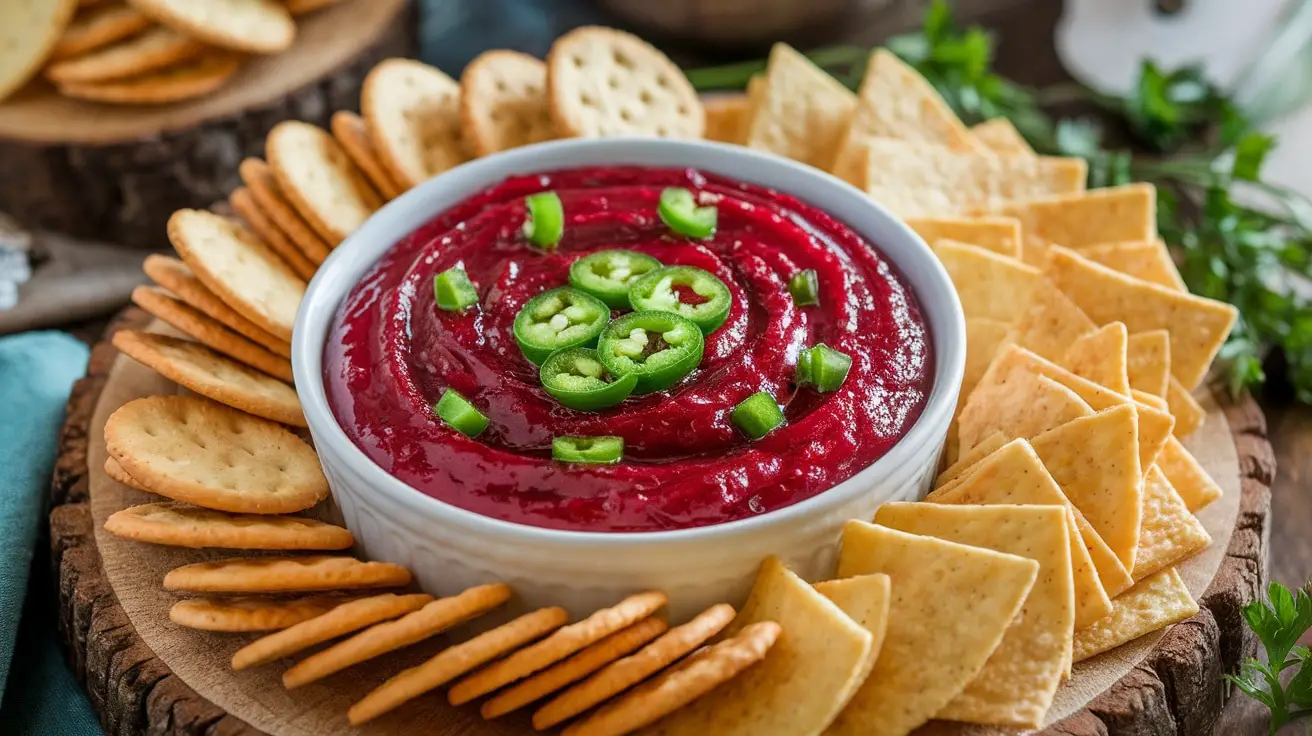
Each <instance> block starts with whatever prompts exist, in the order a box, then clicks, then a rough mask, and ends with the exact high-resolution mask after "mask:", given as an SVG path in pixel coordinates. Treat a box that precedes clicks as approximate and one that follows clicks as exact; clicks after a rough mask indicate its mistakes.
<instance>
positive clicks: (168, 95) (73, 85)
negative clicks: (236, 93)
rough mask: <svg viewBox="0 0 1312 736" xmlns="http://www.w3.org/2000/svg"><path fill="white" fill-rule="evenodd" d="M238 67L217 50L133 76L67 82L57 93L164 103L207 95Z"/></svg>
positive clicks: (118, 101) (234, 58) (123, 101)
mask: <svg viewBox="0 0 1312 736" xmlns="http://www.w3.org/2000/svg"><path fill="white" fill-rule="evenodd" d="M240 67H241V59H240V58H239V57H237V56H235V55H232V54H228V53H222V52H217V51H211V52H207V53H206V54H205V55H204V56H201V57H199V58H196V59H191V60H189V61H184V62H182V63H180V64H178V65H177V66H170V67H167V68H164V69H157V70H155V71H153V72H147V73H145V74H139V75H137V76H135V77H125V78H123V79H113V80H108V81H104V82H66V83H63V84H60V85H58V90H59V93H60V94H62V95H64V96H65V97H75V98H77V99H82V100H91V101H94V102H106V103H110V104H117V105H167V104H170V103H173V102H179V101H182V100H189V99H191V98H193V97H200V96H202V95H207V94H209V93H210V92H213V91H214V90H216V89H218V88H219V87H222V86H223V85H224V84H227V82H228V80H229V79H231V78H232V75H234V74H236V73H237V70H238V69H239V68H240Z"/></svg>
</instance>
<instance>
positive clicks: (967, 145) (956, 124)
mask: <svg viewBox="0 0 1312 736" xmlns="http://www.w3.org/2000/svg"><path fill="white" fill-rule="evenodd" d="M857 98H858V103H857V107H856V112H855V113H854V114H853V115H852V124H851V126H850V127H848V129H847V131H846V133H845V134H844V135H843V138H842V142H841V143H840V145H839V149H838V157H837V158H836V159H835V161H834V168H833V173H834V175H835V176H837V177H838V178H840V179H843V180H846V181H849V182H852V183H854V184H855V183H856V182H857V181H859V180H860V177H861V174H860V170H859V168H858V165H859V163H860V156H859V155H858V153H859V151H860V149H861V146H862V144H863V143H864V142H865V141H867V140H869V139H871V138H896V139H899V140H907V141H914V142H917V143H924V144H929V145H933V146H942V147H944V148H947V149H950V150H955V151H964V152H967V153H987V152H988V148H987V147H986V146H985V145H984V144H982V143H980V142H979V141H978V140H976V139H975V137H974V136H972V135H971V134H970V131H969V130H968V129H967V128H966V126H965V124H963V123H962V122H961V120H960V119H958V118H957V116H956V113H954V112H952V108H950V107H948V105H947V103H946V102H944V101H943V98H942V97H940V96H939V94H938V91H937V90H935V89H934V85H932V84H930V83H929V82H928V81H927V80H926V79H925V78H924V77H922V76H920V73H919V72H917V71H916V70H915V69H912V68H911V67H910V66H908V65H907V64H905V63H903V62H902V60H901V59H898V58H897V57H896V56H894V55H893V54H892V53H891V52H889V51H887V50H885V49H875V51H874V52H873V53H871V54H870V62H869V64H868V65H867V66H866V75H865V77H864V78H863V79H862V81H861V90H860V92H859V93H858V95H857Z"/></svg>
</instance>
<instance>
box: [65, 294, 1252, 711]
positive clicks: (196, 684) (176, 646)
mask: <svg viewBox="0 0 1312 736" xmlns="http://www.w3.org/2000/svg"><path fill="white" fill-rule="evenodd" d="M149 322H150V318H149V316H148V315H145V313H143V312H141V311H139V310H136V309H130V310H128V311H127V312H125V313H124V314H123V315H122V316H121V317H120V318H119V320H117V321H116V323H115V324H114V325H112V326H111V327H110V330H109V332H108V333H107V334H106V336H105V339H104V340H103V341H102V342H101V343H100V344H98V345H97V346H96V348H95V350H94V351H93V352H92V357H91V363H90V366H89V368H88V376H87V377H86V378H85V379H83V380H82V381H81V382H79V384H78V385H77V386H76V387H75V389H74V392H73V395H72V398H71V399H70V402H69V409H68V419H67V422H66V424H65V427H64V431H63V436H62V438H61V453H60V458H59V462H58V465H57V467H56V471H55V479H54V484H53V504H54V510H53V511H52V513H51V539H52V547H53V554H52V559H53V564H54V565H55V567H56V574H57V576H58V579H59V581H60V584H59V595H60V604H61V605H60V610H61V619H60V628H61V631H62V633H63V636H64V640H65V643H66V645H67V649H68V655H69V660H70V663H71V665H72V667H73V670H74V672H75V673H76V674H77V675H78V676H79V677H80V678H83V679H84V681H85V685H86V687H87V690H88V692H89V693H90V695H91V698H92V702H93V705H94V706H95V708H96V710H97V711H98V712H99V713H100V716H101V719H102V721H103V723H104V725H105V727H106V729H107V730H108V731H109V732H110V733H121V734H138V733H201V732H206V733H224V734H251V733H261V732H262V731H261V729H263V730H264V731H270V732H277V733H322V732H326V731H333V732H343V733H348V732H350V731H349V730H348V729H347V728H346V725H345V719H344V715H343V711H344V706H343V705H342V703H343V701H344V702H347V703H349V702H350V698H351V697H357V696H358V694H359V693H362V692H364V691H366V690H367V689H368V688H370V687H372V686H373V685H374V684H376V683H378V682H381V680H382V678H383V677H385V676H386V675H387V674H391V673H393V672H395V671H397V670H398V669H400V667H401V666H403V660H406V659H409V660H412V661H418V660H420V659H421V658H422V657H424V656H427V655H428V654H429V653H431V651H432V650H433V649H434V646H433V645H432V643H428V644H427V646H426V645H424V644H420V645H417V646H416V647H413V648H412V649H413V650H418V651H408V652H403V653H401V655H402V656H401V657H398V658H397V659H393V660H390V661H388V662H385V663H375V664H377V665H378V666H377V668H375V666H374V665H371V664H366V665H363V666H361V667H359V668H355V669H353V670H350V671H348V672H347V673H345V674H343V675H339V676H338V678H335V679H334V680H330V681H328V682H327V683H325V684H324V685H322V686H320V687H314V686H312V687H309V688H306V689H305V690H303V691H297V692H295V693H292V694H290V695H288V694H285V693H282V692H280V690H281V689H280V688H279V687H278V685H277V675H278V674H279V672H280V670H279V672H272V671H270V672H262V673H260V672H254V671H252V672H244V673H232V672H231V671H230V670H228V668H227V667H226V658H227V657H228V656H229V655H230V654H231V651H232V650H233V649H235V644H234V643H232V641H231V640H230V638H228V639H225V638H222V637H218V636H214V635H208V634H204V633H200V632H194V633H193V632H187V634H186V637H189V638H179V637H178V635H177V632H176V631H173V632H170V631H169V629H168V626H169V625H168V623H167V621H161V620H160V619H161V618H162V612H163V611H166V610H167V608H166V606H165V604H166V601H164V600H163V598H162V594H161V593H160V591H158V585H152V584H150V581H145V582H143V583H141V584H139V585H138V584H137V582H139V579H140V578H141V577H142V574H143V573H142V572H140V571H138V572H136V573H131V574H129V573H125V570H124V566H125V564H130V563H131V560H130V559H126V558H125V557H124V550H123V549H122V548H116V547H113V545H114V544H116V543H118V540H114V539H107V538H104V537H103V536H102V539H101V544H109V545H111V546H110V547H106V548H105V552H106V556H105V557H104V558H102V556H101V553H100V551H101V548H100V547H98V545H97V539H96V537H97V531H98V530H96V529H95V528H94V526H95V522H94V521H93V518H101V517H103V515H104V513H105V510H106V509H105V505H106V502H107V501H106V497H105V492H104V490H103V489H104V488H105V487H106V486H105V483H106V482H107V479H105V478H103V473H101V471H100V469H99V467H98V464H99V463H98V462H96V461H97V460H100V459H103V457H104V453H103V446H97V445H100V443H101V442H102V441H101V440H100V439H99V438H100V434H101V433H100V427H97V426H95V424H96V423H97V422H103V417H104V416H105V413H106V409H107V408H108V407H107V406H106V405H105V404H106V402H105V401H102V394H103V398H105V399H113V400H117V399H116V398H115V397H116V396H117V395H118V394H121V393H122V388H123V386H122V383H123V381H125V380H128V379H126V378H125V375H126V374H127V370H126V367H120V369H119V370H115V371H114V381H113V382H111V370H113V369H114V366H115V362H116V358H117V353H116V351H115V350H114V349H113V347H112V346H111V345H110V344H109V342H108V337H109V333H112V332H113V331H114V330H115V329H119V328H124V327H129V328H142V327H144V326H146V325H147V324H149ZM132 367H135V366H132ZM143 370H144V369H143ZM107 386H109V390H108V391H106V387H107ZM1227 423H1228V427H1229V429H1228V431H1227V432H1226V434H1225V436H1223V437H1222V438H1221V439H1222V440H1225V439H1226V438H1227V437H1228V438H1229V439H1230V443H1225V442H1223V443H1222V445H1223V446H1222V447H1220V448H1219V449H1220V450H1221V452H1218V455H1222V456H1224V457H1226V458H1229V459H1228V460H1227V461H1226V462H1227V463H1231V464H1234V465H1235V467H1232V468H1231V469H1230V470H1231V471H1232V472H1231V473H1230V475H1231V480H1233V479H1234V478H1236V477H1237V479H1238V484H1237V485H1238V491H1237V492H1234V496H1237V498H1234V500H1233V501H1232V502H1231V503H1229V504H1227V505H1226V506H1224V507H1222V506H1220V504H1221V502H1218V503H1217V504H1216V506H1217V507H1218V509H1222V508H1225V509H1227V512H1226V513H1228V514H1229V515H1228V516H1226V517H1225V519H1226V523H1227V525H1228V524H1229V523H1230V519H1233V520H1234V521H1233V529H1230V528H1229V527H1228V526H1227V528H1226V529H1225V530H1224V531H1225V532H1226V534H1228V536H1229V540H1228V543H1224V542H1223V543H1222V544H1223V545H1224V547H1222V544H1216V545H1214V547H1215V549H1214V551H1213V552H1212V555H1213V557H1212V562H1213V563H1214V564H1213V565H1212V566H1211V567H1209V568H1208V570H1209V571H1208V573H1207V574H1208V576H1209V577H1208V579H1209V580H1210V581H1211V582H1210V585H1207V586H1202V587H1206V592H1205V593H1204V594H1202V595H1201V597H1200V601H1199V602H1200V605H1201V606H1202V611H1201V612H1200V613H1199V614H1198V615H1197V616H1195V617H1194V618H1193V619H1190V620H1189V621H1186V622H1184V623H1182V624H1179V625H1177V626H1175V627H1173V628H1171V629H1169V630H1168V631H1167V632H1166V633H1165V635H1161V636H1154V637H1150V638H1145V639H1144V640H1141V641H1140V642H1138V643H1136V644H1131V645H1129V646H1127V647H1124V648H1122V649H1121V650H1116V651H1114V652H1111V653H1108V654H1107V655H1103V656H1104V657H1113V658H1118V657H1119V658H1121V659H1124V660H1125V664H1126V666H1125V667H1124V669H1125V670H1127V671H1128V674H1126V675H1125V676H1123V677H1121V679H1120V680H1119V681H1117V682H1115V683H1114V684H1113V685H1112V686H1111V687H1109V688H1107V689H1106V690H1105V691H1103V692H1101V694H1097V695H1096V697H1093V698H1092V700H1091V701H1089V702H1088V704H1087V707H1083V708H1082V709H1080V710H1078V711H1075V712H1073V713H1072V715H1070V716H1069V717H1066V718H1065V719H1063V720H1061V721H1059V722H1058V723H1056V724H1054V725H1052V726H1051V727H1049V728H1048V729H1046V730H1045V732H1044V733H1045V734H1049V735H1051V736H1057V735H1059V734H1060V735H1064V736H1095V735H1102V734H1116V733H1126V734H1130V733H1132V734H1162V736H1166V735H1167V734H1172V735H1173V734H1180V733H1184V734H1199V735H1202V734H1208V733H1211V732H1212V731H1213V728H1214V725H1215V723H1216V719H1217V717H1218V715H1219V713H1220V711H1221V708H1222V706H1223V704H1224V702H1225V696H1226V690H1227V689H1226V688H1225V687H1224V681H1223V679H1222V677H1221V675H1222V674H1223V673H1225V672H1232V671H1234V670H1235V669H1236V668H1237V666H1238V663H1239V662H1240V661H1241V660H1242V659H1243V658H1245V657H1247V656H1250V655H1251V654H1252V653H1253V652H1254V651H1255V644H1256V642H1255V641H1254V640H1253V639H1252V636H1251V634H1249V633H1248V632H1247V629H1245V628H1244V627H1243V626H1242V619H1241V615H1240V608H1241V607H1242V606H1243V605H1244V604H1245V603H1247V602H1249V601H1251V600H1252V599H1253V598H1254V597H1255V595H1256V593H1257V591H1258V590H1260V589H1261V587H1262V586H1263V585H1264V583H1265V581H1266V578H1267V557H1266V548H1267V541H1268V528H1269V522H1270V492H1269V486H1270V484H1271V482H1272V480H1273V477H1274V470H1275V468H1274V460H1273V456H1272V451H1271V447H1270V445H1269V443H1268V442H1267V440H1266V426H1265V420H1264V419H1263V416H1262V414H1261V411H1260V410H1259V409H1258V408H1257V405H1256V403H1254V402H1253V401H1252V399H1251V398H1246V399H1245V400H1244V401H1242V402H1240V403H1237V404H1234V405H1231V406H1227V407H1226V408H1225V409H1224V411H1223V412H1222V410H1217V411H1216V412H1215V413H1214V416H1213V426H1215V427H1221V428H1224V427H1225V426H1226V424H1227ZM1231 444H1232V447H1231ZM88 458H91V459H92V462H91V463H90V465H91V467H90V468H88ZM93 485H94V486H96V487H97V488H100V489H101V490H100V491H98V493H99V494H100V495H99V496H97V497H96V502H95V503H94V504H93V502H92V492H91V490H92V486H93ZM1222 485H1223V486H1224V485H1226V483H1224V482H1223V483H1222ZM93 506H94V507H95V508H94V509H93ZM1214 536H1217V535H1216V534H1215V530H1214ZM1218 539H1221V536H1218ZM124 544H131V543H124ZM151 554H152V555H154V556H162V555H166V554H169V553H166V552H154V553H151ZM178 554H182V553H178ZM189 554H190V555H192V556H193V557H194V555H195V554H196V553H195V552H189ZM187 561H194V560H193V559H190V558H189V559H188V560H187ZM150 564H151V565H154V566H158V565H159V564H160V560H158V559H155V560H151V562H150ZM165 569H166V568H165ZM149 574H150V575H153V574H154V573H153V572H151V573H149ZM1185 576H1186V578H1188V577H1189V574H1188V573H1186V575H1185ZM1200 589H1201V588H1200ZM134 621H135V625H134ZM152 646H153V647H155V648H156V649H157V650H158V651H159V652H160V654H159V655H158V656H157V653H156V650H155V649H152ZM409 663H411V662H406V664H409ZM198 665H199V666H198ZM1131 665H1132V666H1131ZM265 669H273V670H277V669H278V668H276V667H273V668H265ZM184 678H185V681H184ZM1077 679H1078V674H1077ZM334 682H335V684H334ZM198 693H206V694H208V695H210V696H211V697H203V696H202V695H200V694H198ZM1088 695H1090V696H1092V695H1094V693H1089V694H1088ZM429 698H430V700H429V701H427V702H425V703H423V704H421V705H420V706H416V707H415V708H412V709H411V711H410V713H409V714H406V713H404V712H402V711H405V710H406V709H402V711H398V712H397V714H396V716H395V718H389V719H383V720H381V721H379V722H378V723H377V724H376V725H375V726H374V727H373V728H370V729H362V730H361V731H360V732H361V733H402V732H410V731H412V730H418V729H422V730H423V731H424V732H427V733H435V734H439V735H442V736H444V735H447V734H450V735H454V734H461V735H462V736H463V735H466V734H469V735H473V734H507V735H509V734H521V733H531V732H532V731H531V730H530V729H528V728H527V726H526V725H525V721H524V720H523V719H520V720H516V719H513V718H512V719H509V720H504V721H496V722H493V723H492V724H484V723H483V722H481V721H480V720H478V717H477V714H476V713H475V712H474V710H473V709H471V708H462V709H450V708H447V707H445V706H444V705H443V704H442V699H441V696H440V695H434V696H429ZM1086 699H1087V698H1086ZM284 700H285V701H286V702H285V703H284V702H283V701H284ZM216 701H220V702H223V703H224V705H225V706H226V708H227V709H226V710H225V708H223V707H220V706H219V705H217V704H216ZM1080 702H1081V703H1083V702H1084V701H1083V700H1081V701H1080ZM415 711H419V713H416V712H415ZM325 714H327V718H326V716H325ZM425 714H426V715H425ZM416 718H419V720H418V721H416V720H415V719H416ZM325 723H331V724H332V725H331V727H329V726H325V725H324V724H325Z"/></svg>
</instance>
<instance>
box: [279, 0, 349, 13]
mask: <svg viewBox="0 0 1312 736" xmlns="http://www.w3.org/2000/svg"><path fill="white" fill-rule="evenodd" d="M341 1H342V0H285V2H284V4H285V5H286V6H287V10H288V12H290V13H291V14H292V15H293V16H298V15H305V14H307V13H313V12H314V11H316V10H320V9H322V8H326V7H329V6H331V5H336V4H337V3H339V2H341Z"/></svg>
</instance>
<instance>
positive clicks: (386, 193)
mask: <svg viewBox="0 0 1312 736" xmlns="http://www.w3.org/2000/svg"><path fill="white" fill-rule="evenodd" d="M329 127H330V128H331V129H332V131H333V137H334V138H336V139H337V142H338V143H339V144H340V145H341V146H342V150H343V151H346V155H347V156H350V157H351V161H353V162H354V163H355V165H356V166H357V167H358V168H359V169H360V170H361V171H363V172H364V175H365V177H366V178H368V179H369V182H370V183H371V184H373V185H374V189H375V190H377V191H378V193H379V194H381V195H383V198H384V199H388V200H391V199H396V198H397V197H399V196H401V194H403V193H404V192H405V189H403V188H402V187H401V186H400V185H398V184H397V183H396V182H395V181H393V180H392V175H391V174H389V173H387V169H386V168H385V167H384V166H383V162H382V161H380V160H378V152H377V151H376V150H374V142H373V141H371V140H369V130H368V129H367V128H366V127H365V124H364V118H362V117H360V116H359V115H356V114H355V113H353V112H351V111H349V110H338V111H337V112H335V113H333V117H332V120H331V121H330V124H329Z"/></svg>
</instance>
